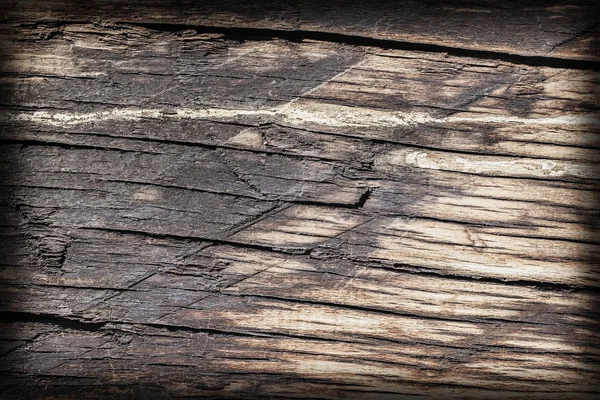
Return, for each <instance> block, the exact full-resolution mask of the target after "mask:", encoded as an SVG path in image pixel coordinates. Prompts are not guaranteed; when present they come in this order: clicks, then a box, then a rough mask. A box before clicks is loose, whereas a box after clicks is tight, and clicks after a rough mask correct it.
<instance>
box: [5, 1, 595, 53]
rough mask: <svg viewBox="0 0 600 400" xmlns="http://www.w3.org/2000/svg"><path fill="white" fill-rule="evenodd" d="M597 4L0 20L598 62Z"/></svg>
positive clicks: (123, 11)
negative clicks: (224, 31) (223, 31)
mask: <svg viewBox="0 0 600 400" xmlns="http://www.w3.org/2000/svg"><path fill="white" fill-rule="evenodd" d="M596 6H597V4H596V2H595V1H561V2H556V1H550V2H539V3H530V2H524V1H520V0H511V1H505V2H503V3H502V4H501V5H496V4H491V3H489V2H482V3H479V2H472V1H453V2H444V3H441V4H440V3H438V2H429V1H426V2H421V1H409V2H402V3H398V2H393V1H383V2H377V3H375V4H367V3H364V2H362V1H328V2H322V1H316V2H315V1H299V2H295V3H294V4H290V3H288V2H284V1H273V2H268V3H267V4H265V3H263V2H258V3H239V2H237V1H221V2H219V3H218V4H213V3H196V2H188V3H186V4H185V7H183V8H181V6H180V5H175V4H171V3H170V2H164V1H147V2H145V3H144V5H143V6H141V5H136V6H135V7H133V6H131V5H130V4H129V3H127V2H124V1H117V2H115V1H111V2H108V1H100V2H97V3H96V7H94V8H93V9H91V10H90V9H89V7H87V5H86V4H84V3H67V2H55V1H47V0H46V1H44V0H36V1H11V2H7V7H3V9H4V12H3V13H4V19H5V20H9V21H18V22H29V23H31V22H32V21H35V22H50V23H52V22H55V21H60V22H62V21H86V22H90V21H102V22H113V23H114V22H128V23H141V24H156V25H160V26H163V27H168V28H170V29H173V30H184V29H186V28H189V27H197V28H204V29H207V28H208V27H211V28H213V29H214V28H230V29H233V33H234V34H238V35H239V34H244V33H245V34H248V33H249V32H248V31H247V30H243V29H254V30H256V31H257V32H256V33H255V34H257V35H263V36H266V35H272V34H273V31H274V33H275V34H279V35H285V34H286V33H287V34H288V37H292V38H298V37H300V38H301V37H304V36H309V37H323V38H326V39H338V40H344V39H345V40H348V41H352V42H355V43H364V42H365V40H364V39H376V40H380V41H382V43H383V44H386V45H390V42H391V43H394V42H400V43H401V44H405V43H408V44H414V43H417V44H425V45H429V47H426V48H427V49H433V50H437V49H438V48H441V49H442V50H448V49H452V48H458V49H468V50H482V51H493V52H498V53H509V54H518V55H527V56H530V55H535V56H546V57H556V58H567V59H568V58H572V59H582V60H595V61H597V60H598V56H599V55H600V54H599V53H598V43H599V42H598V40H599V39H598V38H599V35H598V25H597V22H598V10H597V7H596ZM127 10H131V11H127ZM489 27H493V29H488V28H489ZM540 27H543V29H540ZM35 28H36V29H38V30H39V31H40V34H42V35H44V36H52V35H58V34H60V32H61V28H62V27H61V24H60V23H59V24H58V26H57V25H52V24H50V25H49V26H46V27H44V26H43V25H42V26H36V27H35ZM361 39H362V40H361ZM366 43H371V42H369V41H368V40H367V41H366ZM533 60H534V61H539V59H533Z"/></svg>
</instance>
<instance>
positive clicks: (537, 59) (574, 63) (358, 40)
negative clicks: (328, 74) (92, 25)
mask: <svg viewBox="0 0 600 400" xmlns="http://www.w3.org/2000/svg"><path fill="white" fill-rule="evenodd" d="M118 24H119V25H125V26H137V27H141V28H147V29H152V30H157V31H166V32H180V31H184V30H190V29H193V30H195V31H196V32H198V33H216V34H222V35H224V39H231V40H241V41H247V40H255V41H258V40H272V39H284V40H289V41H292V42H301V41H303V40H316V41H323V42H333V43H342V44H348V45H353V46H366V47H379V48H382V49H396V50H412V51H424V52H431V53H447V54H449V55H452V56H459V57H471V58H480V59H496V60H502V61H507V62H510V63H513V64H524V65H531V66H543V67H552V68H571V69H584V70H595V71H597V70H600V62H599V61H591V60H575V59H569V58H561V57H549V56H533V55H521V54H515V53H507V52H499V51H492V50H475V49H468V48H462V47H452V46H444V45H438V44H431V43H421V42H407V41H402V40H391V39H378V38H373V37H368V36H360V35H350V34H343V33H334V32H323V31H310V30H283V29H269V28H240V27H224V26H212V25H189V24H175V23H142V22H135V23H134V22H119V23H118Z"/></svg>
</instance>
